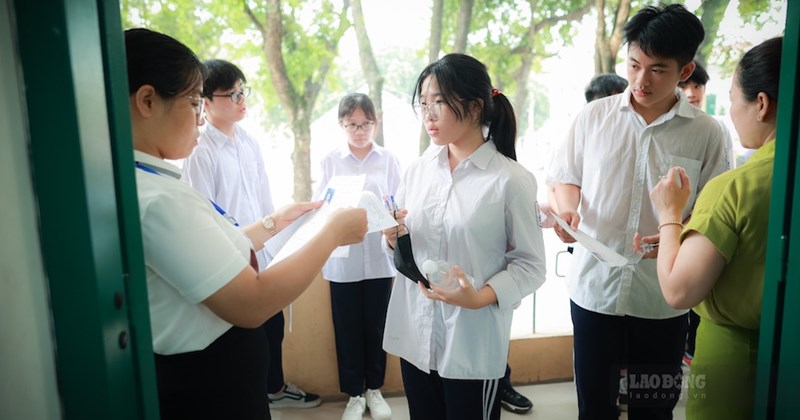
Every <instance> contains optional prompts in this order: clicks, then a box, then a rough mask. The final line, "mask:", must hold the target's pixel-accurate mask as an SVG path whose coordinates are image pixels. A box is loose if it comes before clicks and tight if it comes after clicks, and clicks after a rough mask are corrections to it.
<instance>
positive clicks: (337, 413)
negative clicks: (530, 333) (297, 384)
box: [271, 382, 686, 420]
mask: <svg viewBox="0 0 800 420" xmlns="http://www.w3.org/2000/svg"><path fill="white" fill-rule="evenodd" d="M514 389H516V390H517V391H519V392H520V393H522V394H523V395H525V396H526V397H528V398H530V399H531V401H533V410H532V411H530V412H528V413H525V414H513V413H509V412H507V411H504V410H503V411H502V414H501V415H500V418H501V419H503V420H513V419H520V420H522V419H541V420H567V419H569V420H575V419H577V418H578V404H577V400H576V396H575V385H574V383H572V382H559V383H552V384H540V385H526V386H518V387H514ZM386 401H387V402H388V403H389V405H390V406H391V407H392V420H408V408H407V407H406V399H405V398H404V397H402V396H398V397H391V398H386ZM344 406H345V401H344V400H339V401H331V402H325V403H323V404H322V405H321V406H319V407H317V408H311V409H286V408H284V409H278V410H272V411H271V413H272V418H273V420H338V419H340V418H341V416H342V411H344ZM685 409H686V400H685V398H681V400H680V401H679V402H678V406H677V407H675V410H674V416H675V417H674V420H684V419H685V418H686V415H685ZM369 418H370V417H369V411H367V413H366V414H365V415H364V419H369ZM627 418H628V416H627V415H626V414H625V413H623V414H622V416H620V420H627Z"/></svg>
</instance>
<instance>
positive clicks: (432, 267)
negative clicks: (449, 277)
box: [422, 260, 439, 275]
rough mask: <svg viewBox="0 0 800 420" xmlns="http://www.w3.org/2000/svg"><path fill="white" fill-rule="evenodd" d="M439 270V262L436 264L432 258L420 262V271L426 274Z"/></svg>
mask: <svg viewBox="0 0 800 420" xmlns="http://www.w3.org/2000/svg"><path fill="white" fill-rule="evenodd" d="M438 271H439V264H436V261H433V260H425V262H424V263H422V272H423V273H425V274H428V275H431V274H435V273H437V272H438Z"/></svg>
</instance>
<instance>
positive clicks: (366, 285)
mask: <svg viewBox="0 0 800 420" xmlns="http://www.w3.org/2000/svg"><path fill="white" fill-rule="evenodd" d="M330 285H331V312H332V315H333V316H332V317H333V333H334V337H335V341H336V362H337V365H338V368H339V389H340V390H341V391H342V392H344V393H345V394H347V395H350V396H351V397H353V396H357V395H361V394H363V393H364V389H365V388H366V389H379V388H381V387H382V386H383V380H384V377H385V374H386V352H385V351H384V350H383V329H384V327H385V325H386V309H387V308H388V307H389V295H390V294H391V290H392V278H391V277H389V278H381V279H370V280H362V281H359V282H354V283H336V282H330Z"/></svg>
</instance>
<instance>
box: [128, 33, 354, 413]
mask: <svg viewBox="0 0 800 420" xmlns="http://www.w3.org/2000/svg"><path fill="white" fill-rule="evenodd" d="M125 48H126V56H127V64H128V88H129V95H130V96H129V98H130V99H129V101H130V109H131V125H132V137H133V146H134V149H135V151H134V157H135V160H136V167H137V170H136V183H137V190H138V196H139V212H140V218H141V228H142V243H143V246H144V258H145V265H146V273H147V288H148V296H149V303H150V322H151V330H152V335H153V350H154V352H155V353H156V354H155V361H156V375H157V381H158V394H159V404H160V410H161V418H162V419H173V418H181V419H185V418H220V419H221V418H231V419H234V418H235V419H265V418H266V419H269V418H270V415H269V409H268V406H267V390H266V377H265V375H266V372H267V367H266V363H267V360H266V358H265V357H264V355H265V354H267V342H266V335H265V333H264V330H263V329H261V328H257V327H259V326H260V325H261V324H263V323H264V322H265V321H266V320H267V319H268V318H269V317H271V316H272V315H273V314H275V313H276V312H277V311H279V310H281V308H283V307H284V306H286V305H287V304H289V303H290V302H291V301H292V300H294V299H295V298H297V296H299V295H300V293H302V292H303V291H304V290H305V289H306V288H307V287H308V285H309V284H310V283H311V281H312V280H313V279H314V278H315V277H316V276H317V274H318V273H319V271H320V269H321V268H322V266H323V264H324V263H325V261H326V260H327V258H328V256H329V255H330V253H331V252H332V251H333V250H334V249H335V248H336V247H337V246H340V245H346V244H351V243H357V242H359V241H361V240H362V239H363V238H364V235H365V233H366V229H367V222H366V214H365V211H364V210H363V209H347V210H341V211H338V212H336V213H334V214H333V215H332V216H330V219H329V220H328V222H327V224H326V225H325V226H324V228H323V229H322V230H321V231H320V233H319V234H317V235H316V236H315V237H314V238H312V240H310V241H309V243H308V244H306V245H305V246H304V247H303V248H301V249H300V250H299V251H297V252H296V253H295V254H293V255H291V256H289V257H287V258H286V259H285V260H283V261H281V262H279V263H277V264H275V265H274V266H271V267H270V268H268V269H265V270H263V271H260V272H259V271H258V270H257V267H253V266H252V265H251V262H253V261H254V260H255V258H254V253H253V249H256V250H257V249H261V248H262V247H263V245H264V242H265V241H266V240H268V239H269V238H271V237H272V236H274V235H275V234H276V233H277V232H278V231H280V230H281V229H283V228H285V227H286V226H288V225H289V224H290V223H291V222H292V221H293V220H295V219H296V218H297V217H299V216H300V215H302V214H303V213H305V212H307V211H309V210H312V209H314V208H316V207H319V205H320V203H299V204H294V205H289V206H287V207H284V208H282V209H280V210H278V211H276V212H275V213H273V214H271V215H267V216H266V217H265V218H264V220H263V222H257V223H254V224H252V225H250V226H243V227H238V226H236V225H237V224H236V222H235V220H233V219H232V218H231V217H230V216H227V215H226V214H225V212H224V210H222V209H221V208H219V207H218V206H216V205H215V204H213V203H211V202H210V201H209V200H208V199H206V198H204V197H202V196H201V195H200V194H199V193H198V192H196V191H195V190H193V189H192V188H191V187H190V186H189V185H188V184H186V183H183V182H181V181H180V180H179V179H178V177H179V176H180V170H179V169H178V168H176V167H174V166H172V165H171V164H169V163H168V162H166V161H165V159H181V158H184V157H186V156H188V155H189V154H190V152H191V151H192V148H193V147H194V146H195V145H196V142H197V138H198V136H199V132H198V130H197V127H198V126H199V125H201V124H202V111H203V105H202V104H203V99H202V97H201V92H202V80H203V71H204V68H203V65H202V64H201V62H200V61H199V60H198V58H197V56H195V54H194V53H193V52H192V51H191V50H189V49H188V48H187V47H186V46H185V45H183V44H181V43H180V42H178V41H177V40H175V39H173V38H171V37H169V36H166V35H163V34H160V33H157V32H153V31H150V30H147V29H131V30H127V31H125ZM253 265H257V264H253Z"/></svg>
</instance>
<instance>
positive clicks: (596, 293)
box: [546, 87, 729, 319]
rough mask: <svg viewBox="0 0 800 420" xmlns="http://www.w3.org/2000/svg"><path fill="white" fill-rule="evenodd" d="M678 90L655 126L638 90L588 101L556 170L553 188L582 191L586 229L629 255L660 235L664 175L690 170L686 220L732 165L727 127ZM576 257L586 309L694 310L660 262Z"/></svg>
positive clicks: (635, 312) (580, 253)
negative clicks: (673, 300) (672, 296)
mask: <svg viewBox="0 0 800 420" xmlns="http://www.w3.org/2000/svg"><path fill="white" fill-rule="evenodd" d="M675 95H676V96H677V98H678V102H676V103H675V105H674V106H673V107H672V109H670V110H669V111H668V112H667V113H665V114H664V115H661V116H660V117H658V118H657V119H655V120H654V121H653V122H652V123H650V124H646V123H645V121H644V119H643V118H642V117H641V116H640V115H639V114H638V113H636V112H635V111H634V109H633V107H632V106H631V103H630V100H631V92H630V87H629V88H628V89H626V90H625V92H623V93H621V94H618V95H613V96H609V97H606V98H602V99H598V100H595V101H592V102H590V103H588V104H586V106H585V107H584V109H583V110H582V111H581V112H580V113H579V114H578V116H577V117H576V118H575V121H574V123H573V125H572V127H571V129H570V131H569V134H568V135H567V138H566V139H565V141H564V143H563V144H562V145H561V147H560V148H559V149H558V150H557V151H556V153H555V154H554V156H553V160H552V163H551V166H550V168H549V170H548V175H547V180H546V183H547V185H549V186H554V185H555V184H556V183H557V182H560V183H564V184H573V185H576V186H578V187H579V188H580V191H581V202H580V208H579V209H578V211H579V213H580V215H581V222H580V225H579V226H578V228H579V229H580V230H582V231H584V232H585V233H586V234H588V235H589V236H591V237H593V238H595V239H597V240H598V241H600V242H602V243H604V244H606V245H608V246H609V247H610V248H611V249H613V250H614V251H616V252H618V253H619V254H622V255H623V256H626V257H629V258H630V257H633V256H634V253H633V236H634V233H636V232H639V233H641V235H642V236H650V235H656V234H657V233H658V221H659V218H658V214H657V213H656V211H655V209H654V208H653V205H652V203H651V202H650V191H651V190H652V189H653V187H655V185H656V184H657V183H658V181H659V177H660V176H662V175H665V174H666V173H667V171H669V169H670V168H671V167H673V166H681V167H683V168H684V169H686V173H687V174H688V175H689V180H690V183H691V194H690V196H689V202H688V203H687V206H686V208H685V209H684V211H683V217H684V219H685V218H686V217H688V216H689V214H690V212H691V209H692V207H693V206H694V201H695V198H696V197H697V194H698V193H699V192H700V190H701V189H702V188H703V186H704V185H705V184H706V182H708V181H709V180H710V179H711V178H713V177H714V176H716V175H718V174H720V173H722V172H724V171H726V170H727V169H728V161H729V159H728V158H727V156H726V138H725V135H724V133H723V131H722V129H721V127H720V125H719V124H718V123H717V121H716V120H714V119H713V118H712V117H710V116H709V115H707V114H706V113H705V112H703V111H701V110H699V109H697V108H695V107H694V106H692V105H691V104H689V102H687V100H686V97H685V96H682V95H681V94H680V92H679V91H677V90H676V92H675ZM575 260H576V263H575V265H574V266H573V267H572V270H571V272H570V274H569V276H568V277H567V285H568V289H569V293H570V298H571V299H572V300H573V301H574V302H575V303H576V304H577V305H578V306H580V307H582V308H584V309H587V310H590V311H594V312H598V313H602V314H608V315H631V316H635V317H639V318H647V319H666V318H671V317H675V316H678V315H681V314H683V313H686V310H676V309H673V308H672V307H670V306H669V305H668V304H667V303H666V301H665V300H664V296H663V294H662V293H661V288H660V286H659V284H658V276H657V273H656V260H655V259H643V260H641V261H640V262H638V263H637V264H634V265H626V266H623V267H609V266H607V265H605V264H604V263H602V262H600V261H598V260H597V259H595V258H594V257H593V256H592V255H591V253H589V252H586V251H585V249H584V248H583V247H580V246H577V247H576V249H575Z"/></svg>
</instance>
